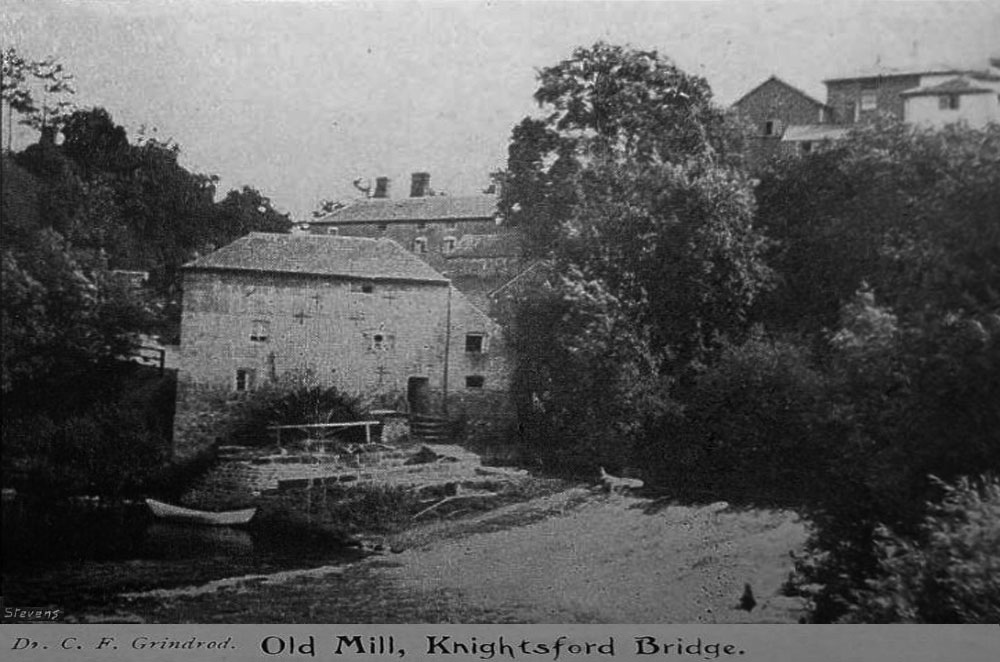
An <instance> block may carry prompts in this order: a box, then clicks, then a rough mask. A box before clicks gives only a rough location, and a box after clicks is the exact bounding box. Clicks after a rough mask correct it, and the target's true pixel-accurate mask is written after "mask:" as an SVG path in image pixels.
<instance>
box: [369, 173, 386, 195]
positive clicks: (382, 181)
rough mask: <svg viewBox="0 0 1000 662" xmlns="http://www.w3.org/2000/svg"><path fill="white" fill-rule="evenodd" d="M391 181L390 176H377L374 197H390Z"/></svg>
mask: <svg viewBox="0 0 1000 662" xmlns="http://www.w3.org/2000/svg"><path fill="white" fill-rule="evenodd" d="M389 183H390V180H389V178H388V177H376V178H375V193H374V194H372V197H373V198H388V197H389Z"/></svg>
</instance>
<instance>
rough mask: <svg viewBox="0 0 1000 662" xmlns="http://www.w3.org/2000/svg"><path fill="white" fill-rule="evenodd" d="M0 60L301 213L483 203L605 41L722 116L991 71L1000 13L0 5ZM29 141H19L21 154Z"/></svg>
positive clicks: (852, 6)
mask: <svg viewBox="0 0 1000 662" xmlns="http://www.w3.org/2000/svg"><path fill="white" fill-rule="evenodd" d="M0 16H2V18H0V21H2V37H3V40H2V44H3V47H7V46H9V45H13V46H15V47H16V48H18V50H19V51H21V52H22V54H24V55H27V56H28V57H31V58H41V57H44V56H48V55H54V56H56V57H58V58H59V59H60V61H62V62H63V64H64V65H65V66H66V68H67V69H68V70H69V71H71V72H72V73H73V74H75V76H76V87H77V94H76V97H75V101H76V103H77V104H79V105H80V106H83V107H90V106H103V107H104V108H106V109H107V110H108V111H110V112H111V114H112V116H113V117H114V119H115V121H116V122H118V123H119V124H122V125H124V126H125V127H126V128H128V129H129V132H130V135H134V132H135V130H136V129H137V128H138V127H139V126H140V125H146V126H148V127H156V128H157V129H158V133H157V135H158V136H159V137H161V138H167V137H170V138H173V139H174V140H175V141H176V142H177V143H179V144H180V146H181V149H182V155H183V156H182V160H183V163H184V164H185V165H186V166H187V167H189V168H191V169H192V170H195V171H197V172H203V173H206V174H217V175H219V176H220V177H221V183H220V190H221V191H222V192H225V190H227V189H229V188H235V187H239V186H242V185H244V184H249V185H251V186H254V187H256V188H258V189H260V190H261V191H262V192H264V193H265V194H267V195H269V196H271V198H272V199H273V200H274V202H275V204H276V206H277V207H278V208H280V209H282V210H284V211H289V212H292V214H293V216H294V217H295V218H304V217H306V216H307V215H308V213H309V212H310V211H311V210H312V209H314V208H315V206H316V204H317V202H318V201H319V200H320V199H321V198H334V199H347V198H351V197H353V196H354V195H355V194H356V191H354V189H353V188H352V187H351V181H352V180H353V179H354V178H356V177H365V178H373V177H375V176H377V175H388V176H390V177H392V179H393V193H394V195H399V196H403V195H406V194H407V193H408V187H409V183H408V182H409V173H410V172H412V171H416V170H427V171H429V172H431V173H432V180H431V184H432V186H433V187H434V188H435V189H437V190H443V191H445V192H448V193H450V194H453V195H459V194H464V193H475V192H477V191H479V190H480V189H482V188H483V187H484V186H485V185H486V184H487V181H488V174H489V172H490V171H491V170H494V169H496V168H498V167H502V166H503V163H504V161H505V159H506V145H507V140H508V138H509V136H510V130H511V128H512V127H513V125H514V124H516V123H517V122H518V121H519V120H520V119H521V118H522V117H524V116H525V115H527V114H530V113H533V112H536V108H535V105H534V104H533V102H532V101H531V95H532V93H533V91H534V89H535V86H536V80H535V71H536V69H537V68H540V67H544V66H548V65H551V64H555V63H556V62H558V61H559V60H561V59H564V58H566V57H568V56H569V55H570V54H571V52H572V50H573V48H575V47H576V46H581V45H591V44H593V43H594V42H595V41H597V40H600V39H603V40H606V41H610V42H612V43H619V44H629V45H632V46H636V47H641V48H655V49H657V50H659V51H660V52H661V53H662V54H665V55H668V56H670V57H671V58H673V59H674V60H675V62H677V64H678V65H679V66H681V67H682V68H683V69H685V70H686V71H688V72H691V73H697V74H700V75H703V76H705V77H706V78H707V79H708V81H709V83H710V84H711V86H712V89H713V90H714V91H715V94H716V98H717V100H718V101H719V102H720V103H724V104H729V103H731V102H732V101H734V100H735V99H736V98H738V97H739V96H740V95H742V94H743V93H744V92H746V91H747V90H749V89H750V88H752V87H753V86H754V85H756V84H758V83H759V82H761V81H762V80H764V79H765V78H766V77H768V76H769V75H771V74H777V75H778V76H781V77H782V78H784V79H785V80H787V81H789V82H791V83H793V84H795V85H798V86H799V87H801V88H802V89H804V90H806V91H808V92H809V93H811V94H813V95H815V96H817V97H819V98H820V99H825V92H824V87H823V85H822V80H823V79H824V78H828V77H831V76H836V75H838V74H842V73H849V72H851V71H854V70H857V69H860V68H864V67H870V66H872V65H874V64H875V63H876V61H881V63H882V64H884V65H888V66H903V65H909V64H929V63H954V64H959V65H964V64H968V65H972V66H984V65H985V63H986V60H987V57H988V56H989V55H990V54H991V53H992V54H994V55H1000V2H997V1H996V0H988V1H984V2H899V1H893V2H880V3H875V2H864V3H856V2H829V1H828V2H823V3H819V2H806V1H801V2H784V3H760V2H637V3H624V2H588V3H584V2H552V3H543V2H520V3H515V2H367V3H362V2H349V3H333V2H261V1H258V2H226V3H223V2H198V3H193V2H169V3H168V2H166V1H165V0H160V1H159V2H130V3H128V4H125V3H122V2H101V1H98V0H85V1H77V2H53V1H51V0H0ZM28 137H29V136H22V137H21V140H20V144H18V142H15V145H14V147H15V149H17V148H19V147H23V146H24V144H26V139H27V138H28Z"/></svg>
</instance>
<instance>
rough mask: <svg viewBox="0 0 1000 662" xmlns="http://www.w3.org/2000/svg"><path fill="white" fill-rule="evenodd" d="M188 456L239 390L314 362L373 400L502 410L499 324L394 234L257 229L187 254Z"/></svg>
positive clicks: (180, 427)
mask: <svg viewBox="0 0 1000 662" xmlns="http://www.w3.org/2000/svg"><path fill="white" fill-rule="evenodd" d="M180 363H181V365H180V370H179V374H178V395H177V410H176V415H175V423H174V445H175V456H177V457H178V458H184V457H189V456H191V455H192V454H194V453H195V452H197V451H198V450H200V449H201V448H203V447H205V446H207V445H210V444H212V443H213V442H214V441H215V440H216V437H217V436H218V435H219V434H220V430H219V429H218V426H219V424H220V420H219V419H220V418H221V415H220V411H221V410H223V409H224V408H225V403H226V402H232V401H234V400H238V399H239V398H241V397H246V394H247V393H249V392H251V391H253V390H254V389H256V388H258V387H260V386H261V385H263V384H265V383H267V382H269V381H274V380H278V379H279V378H281V376H282V375H285V374H289V373H296V372H306V371H307V372H309V373H311V374H312V375H313V376H314V377H315V379H316V380H317V381H318V382H320V383H322V384H328V385H333V386H336V387H337V388H338V389H340V390H341V391H343V392H345V393H347V394H350V395H354V396H358V397H360V398H361V399H362V401H363V402H365V403H367V404H368V405H369V406H370V407H372V408H380V409H393V410H396V411H401V412H406V413H446V414H447V415H448V416H449V417H451V418H456V417H461V418H466V419H476V418H477V417H481V416H484V417H490V416H496V415H497V414H498V412H501V411H503V410H504V409H505V403H506V394H507V388H508V370H509V366H508V360H507V357H506V351H505V346H504V339H503V336H502V333H501V330H500V327H499V325H497V324H496V322H494V321H493V320H491V319H490V318H489V317H488V316H487V315H486V314H484V313H483V312H482V311H481V310H479V309H478V308H477V307H476V306H475V305H473V304H472V303H470V302H469V300H468V299H467V298H466V297H465V296H464V295H463V294H462V293H461V292H459V291H458V290H456V289H455V288H454V287H453V286H452V284H451V282H450V281H449V280H448V279H447V278H445V277H444V276H442V275H441V274H440V273H439V272H438V271H436V270H435V269H433V268H432V267H431V266H430V265H428V264H427V263H426V262H425V261H423V260H421V259H420V258H418V257H417V256H415V255H414V254H413V253H411V252H410V251H408V250H406V249H404V248H403V247H402V246H401V245H399V244H398V243H397V242H395V241H393V240H391V239H387V238H364V237H345V236H334V235H313V234H265V233H252V234H250V235H248V236H245V237H242V238H240V239H238V240H236V241H234V242H233V243H231V244H229V245H227V246H225V247H223V248H221V249H219V250H217V251H215V252H213V253H211V254H209V255H206V256H204V257H201V258H199V259H197V260H195V261H194V262H191V263H189V264H187V265H185V267H184V300H183V313H182V318H181V360H180Z"/></svg>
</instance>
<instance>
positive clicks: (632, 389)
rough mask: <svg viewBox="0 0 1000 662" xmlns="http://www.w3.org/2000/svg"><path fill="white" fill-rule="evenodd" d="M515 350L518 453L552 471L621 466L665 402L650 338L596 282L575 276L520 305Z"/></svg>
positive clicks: (546, 288) (627, 459) (553, 283)
mask: <svg viewBox="0 0 1000 662" xmlns="http://www.w3.org/2000/svg"><path fill="white" fill-rule="evenodd" d="M513 346H514V348H515V351H516V352H517V353H518V355H519V356H520V357H521V360H520V361H519V363H518V365H517V368H516V371H515V374H514V380H513V381H514V386H513V392H514V398H515V404H516V406H517V410H518V420H519V422H520V426H521V427H520V432H521V435H522V443H523V445H524V449H523V450H524V454H525V455H526V456H527V457H530V458H535V459H538V460H541V461H542V462H543V463H544V464H545V466H546V467H547V468H549V469H551V470H553V471H557V472H579V471H582V472H590V471H593V472H596V469H597V466H598V465H600V464H603V465H604V466H606V467H608V468H609V469H611V468H616V469H617V468H620V467H622V466H623V465H626V464H628V463H629V462H630V459H631V457H632V451H633V444H634V443H635V442H636V441H637V440H638V439H640V438H641V437H642V436H643V435H644V434H645V433H646V431H647V430H648V429H649V428H650V426H651V424H652V423H653V422H654V421H656V420H657V418H658V417H659V416H661V415H662V413H663V411H664V410H665V408H666V407H667V405H668V403H667V402H666V400H665V399H664V397H663V394H664V393H665V389H664V388H663V383H662V380H661V378H660V376H659V373H658V365H657V361H656V359H655V358H654V357H653V355H652V353H651V352H650V351H649V343H648V339H647V338H646V337H645V336H644V334H643V333H642V332H641V330H640V329H637V328H636V325H635V324H634V323H632V322H631V321H630V320H629V318H628V316H627V315H626V314H625V313H624V311H623V310H622V306H621V303H620V302H619V301H618V300H617V299H616V298H615V297H614V296H613V295H611V294H610V293H609V292H608V291H607V288H606V287H605V286H604V285H603V283H601V282H600V281H598V280H588V279H586V278H584V276H583V274H581V273H579V272H578V271H576V272H573V273H572V274H571V275H570V276H569V277H566V278H561V277H555V278H553V282H551V283H550V284H548V285H547V286H546V287H544V288H543V289H542V290H541V291H540V292H538V293H535V294H534V295H532V296H531V297H530V298H528V299H527V300H525V301H523V302H522V303H521V306H520V308H519V309H518V310H517V316H516V320H515V327H514V334H513Z"/></svg>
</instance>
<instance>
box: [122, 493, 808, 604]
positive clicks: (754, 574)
mask: <svg viewBox="0 0 1000 662" xmlns="http://www.w3.org/2000/svg"><path fill="white" fill-rule="evenodd" d="M805 535H806V531H805V526H804V524H803V523H802V522H801V521H799V519H798V518H797V517H796V516H795V514H794V513H791V512H788V511H773V510H759V509H755V510H740V511H736V510H732V509H730V508H728V507H727V506H726V504H724V503H716V504H711V505H706V506H700V507H692V506H679V505H670V504H660V503H657V502H652V501H650V500H648V499H638V498H631V497H624V496H617V495H614V496H607V495H603V494H595V493H594V492H591V491H589V490H586V489H584V488H573V489H570V490H567V491H564V492H560V493H558V494H555V495H550V496H546V497H541V498H536V499H533V500H531V501H528V502H525V503H519V504H514V505H511V506H507V507H504V508H501V509H498V510H496V511H492V512H489V513H485V514H483V515H479V516H477V517H471V518H467V519H462V520H455V521H449V522H442V523H437V524H432V525H427V526H424V527H420V528H418V529H415V530H411V531H408V532H406V533H403V534H400V535H399V536H396V537H393V538H392V539H389V540H387V541H386V543H387V544H388V545H391V546H393V547H394V548H395V549H396V550H399V549H401V548H402V549H403V551H402V552H400V553H386V554H384V555H376V556H373V557H370V558H369V559H366V560H365V561H363V562H361V563H358V564H355V565H353V566H349V567H343V566H341V567H331V568H328V569H326V570H324V569H315V570H312V571H309V572H308V573H299V574H295V573H293V574H292V575H286V576H280V577H279V576H275V577H273V578H261V577H254V578H253V579H252V580H250V581H248V582H244V583H242V584H241V583H239V582H236V583H235V586H234V583H233V582H227V586H226V588H225V589H223V590H219V591H214V592H213V591H202V592H196V593H193V594H192V593H191V592H190V591H189V592H187V593H185V592H183V591H177V592H170V591H167V592H163V591H159V592H156V593H155V595H154V594H150V595H147V596H133V597H132V598H130V599H129V600H128V601H127V602H123V604H121V605H120V610H121V611H119V613H125V612H127V613H131V614H137V615H139V617H141V618H142V619H143V620H147V621H152V622H233V623H235V622H297V623H306V622H319V623H351V622H355V623H378V622H385V623H392V622H397V623H399V622H410V623H419V622H466V623H470V622H486V623H491V622H492V623H501V622H508V623H509V622H520V623H573V622H579V623H587V622H597V623H698V622H708V623H712V622H720V623H726V622H758V623H759V622H767V623H787V622H796V621H797V619H798V616H799V615H800V605H799V604H798V603H797V602H796V601H795V600H793V599H790V598H784V597H781V596H779V595H778V591H779V589H780V586H781V584H782V582H783V581H784V579H785V577H786V576H787V573H788V571H789V570H790V568H791V559H790V558H789V554H788V553H789V551H791V550H795V549H798V548H799V547H800V546H801V545H802V543H803V542H804V540H805ZM248 579H249V578H248ZM745 583H749V584H750V585H751V586H752V588H753V591H754V595H755V598H756V601H757V605H756V607H755V608H754V610H753V611H751V612H747V611H743V610H739V609H736V605H737V602H738V601H739V598H740V596H741V594H742V593H743V587H744V584H745Z"/></svg>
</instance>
